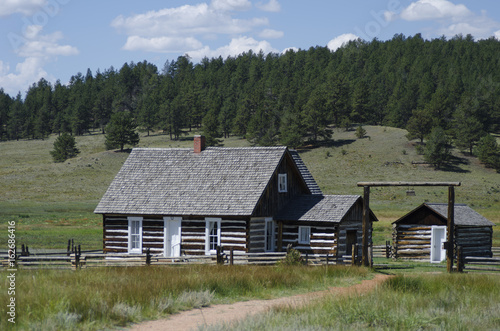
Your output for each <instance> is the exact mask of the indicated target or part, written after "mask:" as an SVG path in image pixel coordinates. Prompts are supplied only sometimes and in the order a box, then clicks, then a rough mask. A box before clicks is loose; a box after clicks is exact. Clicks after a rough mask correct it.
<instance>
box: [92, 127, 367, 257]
mask: <svg viewBox="0 0 500 331" xmlns="http://www.w3.org/2000/svg"><path fill="white" fill-rule="evenodd" d="M95 213H98V214H102V215H103V249H104V252H117V253H118V252H121V253H130V254H134V253H143V252H144V251H145V250H146V249H148V248H149V249H150V251H151V253H153V254H161V255H163V256H165V257H178V256H181V255H211V254H214V253H215V250H216V247H217V246H221V247H222V248H223V250H224V251H226V252H227V251H229V250H230V249H233V251H234V253H235V254H244V253H258V252H269V251H283V250H285V249H286V247H287V245H288V244H291V245H292V246H293V247H295V248H297V249H298V250H300V251H301V252H303V253H304V252H308V253H312V254H350V251H349V249H350V247H352V245H351V244H353V243H358V244H360V243H361V224H362V198H361V197H360V196H343V195H331V196H328V195H323V194H322V192H321V190H320V188H319V186H318V185H317V184H316V182H315V181H314V178H313V177H312V175H311V173H310V172H309V170H308V169H307V167H306V166H305V164H304V163H303V161H302V159H301V158H300V156H299V154H298V153H297V152H296V151H293V150H289V149H288V148H287V147H248V148H223V147H208V148H205V142H204V137H202V136H195V140H194V150H193V149H187V148H177V149H175V148H135V149H133V150H132V152H131V154H130V156H129V157H128V159H127V160H126V161H125V163H124V164H123V166H122V168H121V169H120V171H119V172H118V174H117V175H116V177H115V179H114V180H113V181H112V183H111V184H110V186H109V188H108V190H107V192H106V193H105V194H104V196H103V197H102V199H101V201H100V202H99V204H98V206H97V207H96V209H95ZM371 215H372V217H371V219H372V220H376V218H375V216H374V215H373V214H371ZM370 242H371V240H370Z"/></svg>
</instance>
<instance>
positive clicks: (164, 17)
mask: <svg viewBox="0 0 500 331" xmlns="http://www.w3.org/2000/svg"><path fill="white" fill-rule="evenodd" d="M250 8H251V3H250V2H249V1H247V0H213V1H212V2H211V3H210V4H208V3H200V4H197V5H183V6H180V7H175V8H164V9H160V10H154V11H149V12H146V13H142V14H138V15H132V16H128V17H125V16H123V15H120V16H118V17H116V18H115V19H114V20H113V21H112V22H111V26H112V27H114V28H116V29H117V30H118V31H120V32H122V33H124V34H126V35H127V41H126V43H125V45H124V46H123V49H124V50H130V51H139V50H142V51H147V52H159V53H186V52H189V54H190V56H192V57H193V58H200V59H201V58H203V56H209V55H210V54H216V56H219V55H224V56H228V55H234V51H233V49H237V48H238V47H239V46H237V45H240V44H241V43H242V41H243V40H246V42H247V43H249V44H250V45H247V46H248V47H246V49H245V50H244V51H247V50H249V49H251V48H252V47H257V46H255V43H257V44H259V43H260V44H261V46H262V47H263V48H264V49H265V48H270V45H269V43H267V44H268V45H266V44H264V43H266V42H264V41H261V42H259V41H256V40H254V39H252V38H248V37H241V36H242V35H247V34H249V35H259V36H260V38H264V39H273V38H281V37H283V35H284V34H283V32H280V31H276V30H272V29H265V30H262V31H261V32H260V34H259V33H257V31H256V30H257V29H259V28H261V27H264V26H268V25H269V20H268V19H267V18H266V17H250V18H244V19H241V18H237V16H236V14H235V11H237V10H240V11H241V10H247V9H250ZM221 36H223V37H224V38H228V42H229V38H232V40H231V41H230V43H229V45H227V46H225V47H221V48H218V49H216V50H211V49H210V47H209V46H207V45H206V44H204V42H205V41H208V40H210V41H215V40H218V39H220V38H221ZM235 36H240V37H238V38H236V37H235ZM244 38H247V39H244ZM250 40H253V41H254V42H250ZM220 44H221V43H220V42H219V45H220ZM243 44H244V43H243ZM240 53H241V52H240ZM196 54H203V55H201V56H197V55H196Z"/></svg>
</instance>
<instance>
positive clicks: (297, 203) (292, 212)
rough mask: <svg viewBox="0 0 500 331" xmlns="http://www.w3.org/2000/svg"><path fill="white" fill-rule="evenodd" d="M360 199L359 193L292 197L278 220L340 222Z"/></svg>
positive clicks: (278, 216) (277, 217)
mask: <svg viewBox="0 0 500 331" xmlns="http://www.w3.org/2000/svg"><path fill="white" fill-rule="evenodd" d="M360 199H361V196H359V195H301V196H299V197H297V198H295V199H292V200H291V201H290V202H289V203H288V204H287V205H286V206H285V207H284V208H283V209H282V210H281V211H280V212H279V213H278V215H277V216H276V220H282V221H299V222H306V221H312V222H334V223H338V222H340V221H342V219H343V218H344V216H345V215H346V214H347V213H348V212H349V210H350V209H351V208H352V206H353V205H354V204H355V203H356V202H357V201H358V200H360Z"/></svg>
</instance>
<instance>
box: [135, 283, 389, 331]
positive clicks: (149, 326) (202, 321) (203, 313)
mask: <svg viewBox="0 0 500 331" xmlns="http://www.w3.org/2000/svg"><path fill="white" fill-rule="evenodd" d="M389 277H391V276H388V275H381V274H377V275H376V276H375V277H374V278H373V279H370V280H363V281H362V282H361V283H360V284H356V285H353V286H349V287H332V288H330V289H328V290H326V291H320V292H311V293H306V294H300V295H294V296H291V297H284V298H278V299H272V300H250V301H243V302H236V303H233V304H223V305H214V306H210V307H205V308H201V309H193V310H189V311H185V312H181V313H179V314H175V315H172V316H170V317H169V318H167V319H161V320H156V321H148V322H143V323H138V324H135V325H133V326H132V327H131V328H130V329H129V330H132V331H142V330H149V331H160V330H161V331H163V330H175V331H183V330H186V331H188V330H196V329H197V328H198V327H199V326H202V325H212V324H217V323H220V322H221V321H224V322H231V321H236V320H240V319H243V318H245V317H246V316H249V315H254V314H258V313H262V312H265V311H267V310H268V309H270V308H271V307H274V306H279V305H292V306H300V305H303V304H306V303H308V302H310V301H311V300H314V299H318V298H321V297H322V296H323V295H325V294H335V295H351V294H363V293H366V292H369V291H371V290H373V289H375V288H376V287H377V286H378V285H380V284H382V283H383V282H384V281H385V280H386V279H388V278H389Z"/></svg>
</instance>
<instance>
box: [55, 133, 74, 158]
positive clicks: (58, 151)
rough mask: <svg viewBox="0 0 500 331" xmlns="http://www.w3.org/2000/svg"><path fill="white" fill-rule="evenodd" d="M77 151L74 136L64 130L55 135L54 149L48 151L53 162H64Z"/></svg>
mask: <svg viewBox="0 0 500 331" xmlns="http://www.w3.org/2000/svg"><path fill="white" fill-rule="evenodd" d="M79 153H80V151H79V150H78V148H76V142H75V138H74V137H73V136H70V135H69V134H68V133H66V132H64V133H63V134H61V135H60V136H59V137H57V139H56V141H55V142H54V150H52V151H50V155H52V158H53V159H54V162H64V161H66V160H67V159H70V158H72V157H75V156H77V155H78V154H79Z"/></svg>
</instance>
